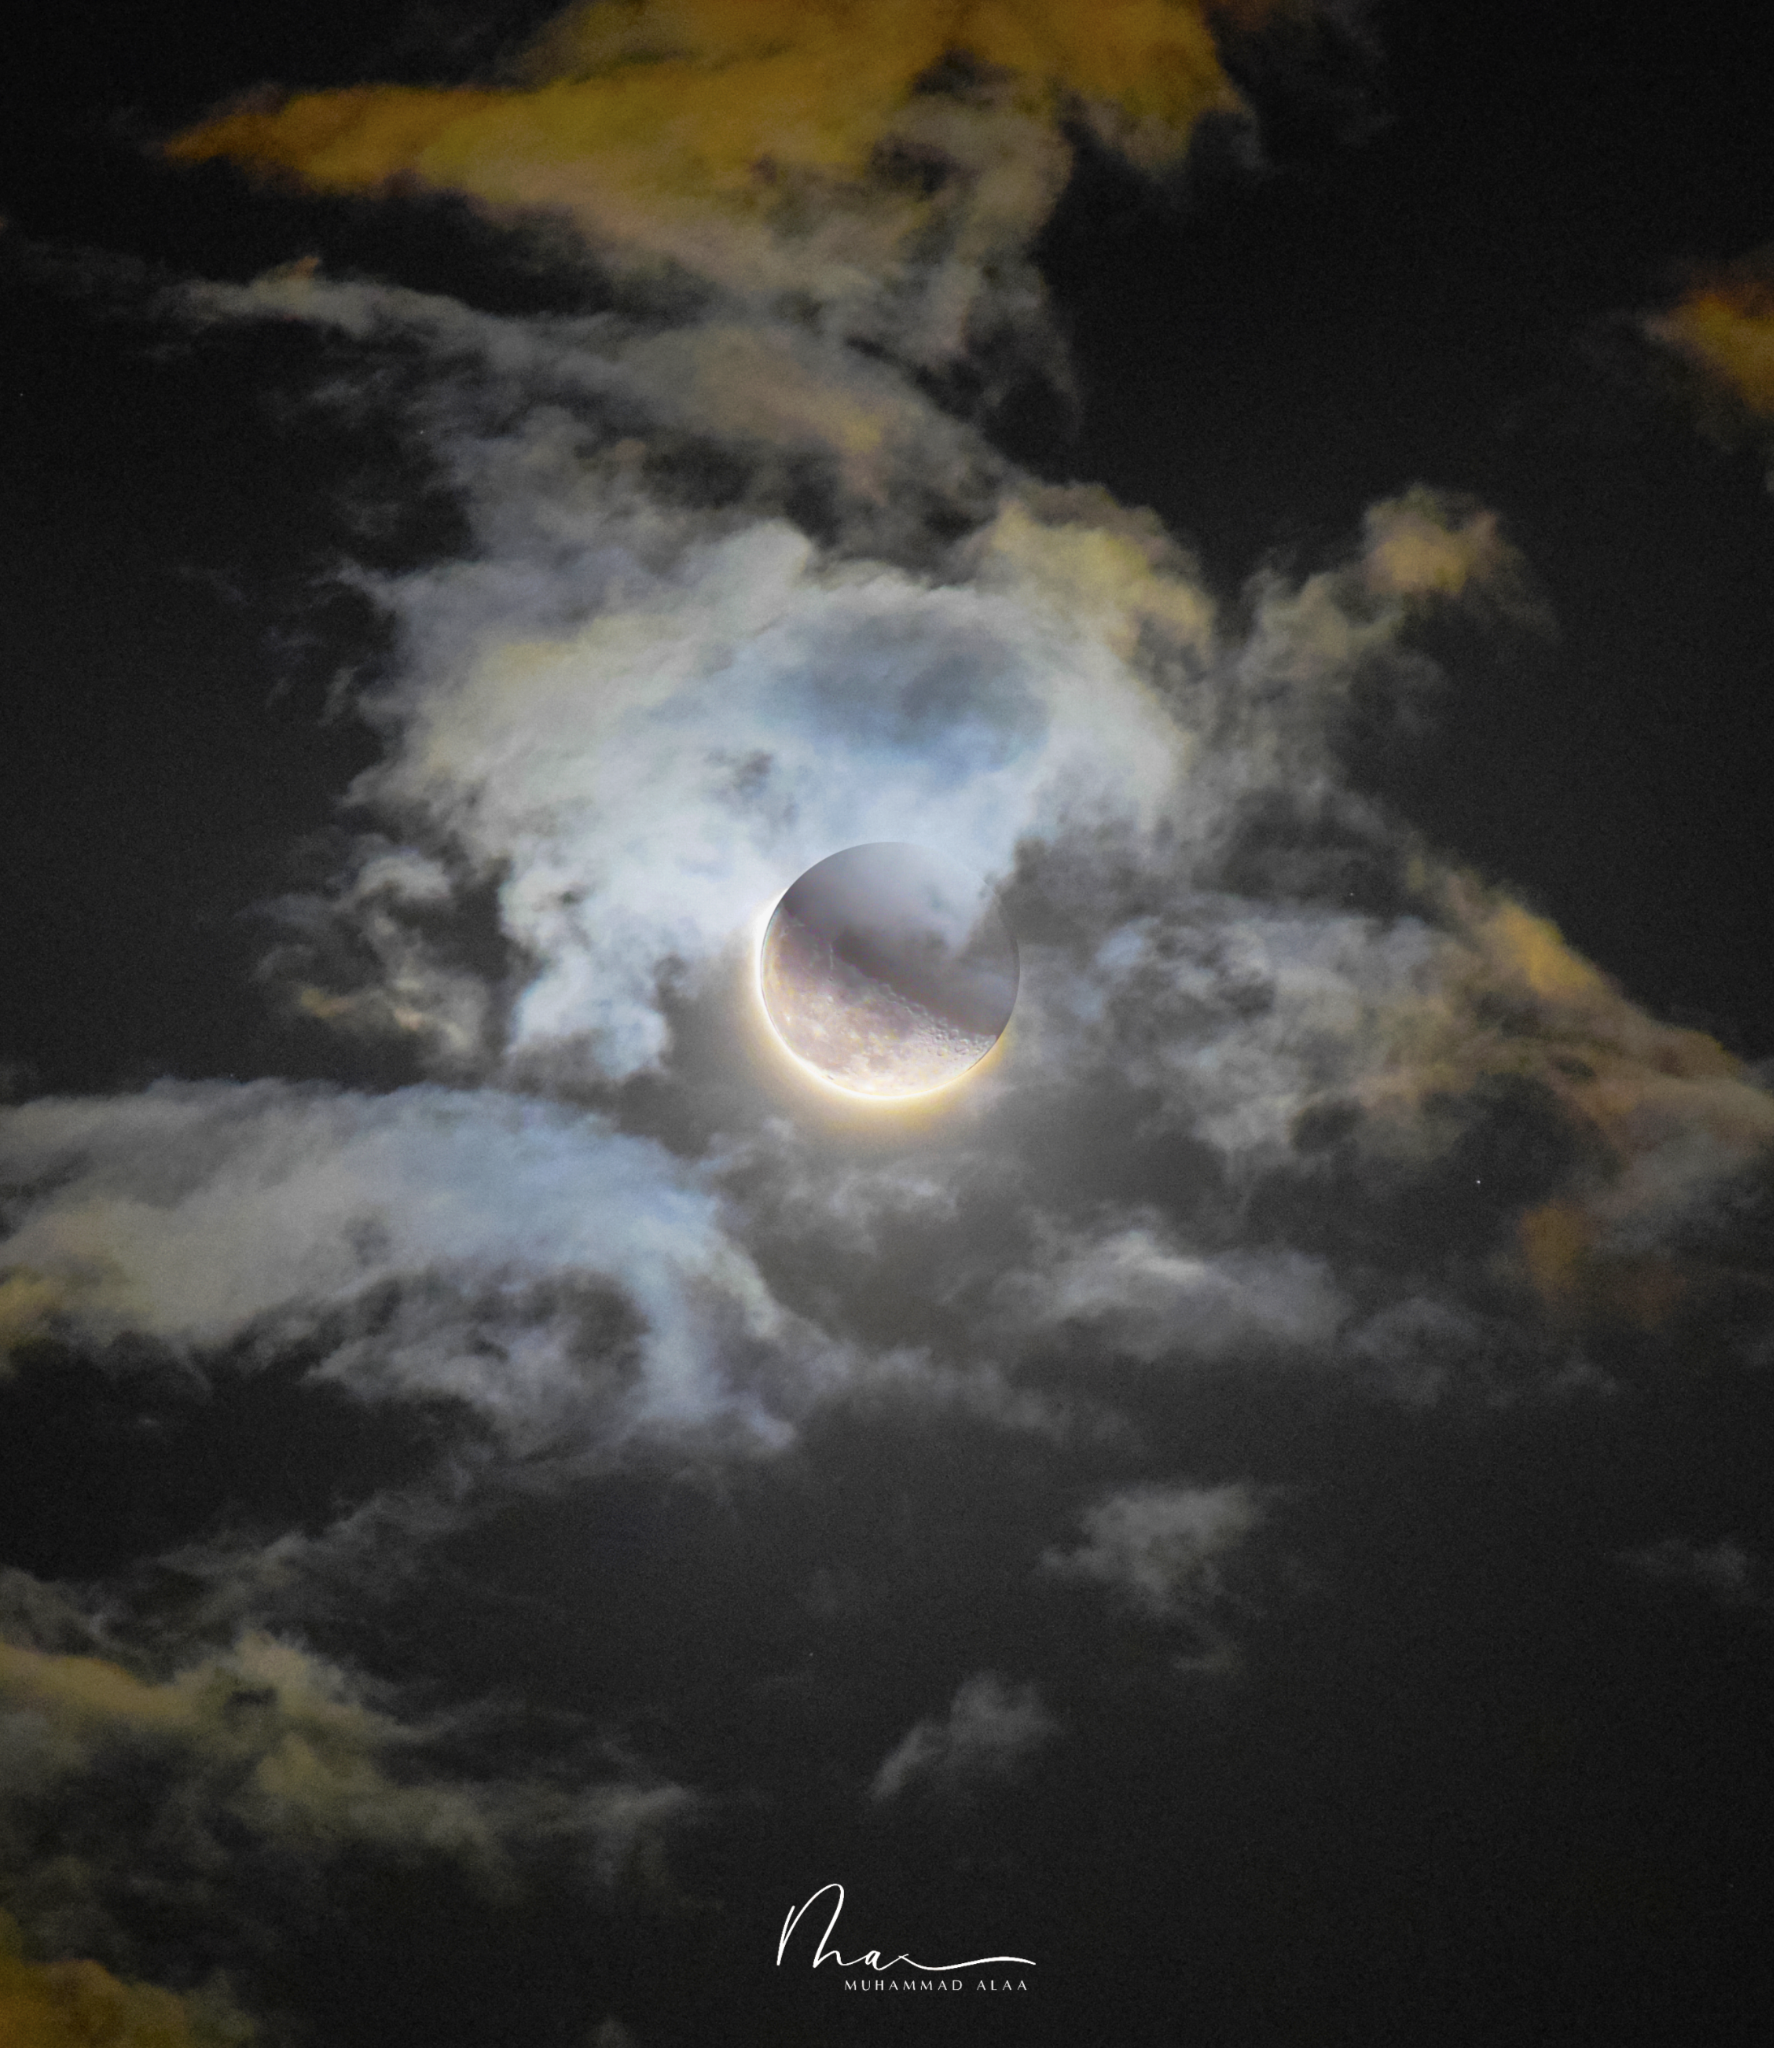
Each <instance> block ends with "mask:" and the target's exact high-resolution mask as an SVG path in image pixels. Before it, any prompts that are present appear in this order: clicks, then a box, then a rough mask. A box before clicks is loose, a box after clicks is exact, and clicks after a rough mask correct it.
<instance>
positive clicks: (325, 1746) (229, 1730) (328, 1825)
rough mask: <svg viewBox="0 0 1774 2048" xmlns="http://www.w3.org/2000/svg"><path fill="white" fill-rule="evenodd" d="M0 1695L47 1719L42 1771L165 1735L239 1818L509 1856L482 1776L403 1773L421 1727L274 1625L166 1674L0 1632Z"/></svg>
mask: <svg viewBox="0 0 1774 2048" xmlns="http://www.w3.org/2000/svg"><path fill="white" fill-rule="evenodd" d="M0 1708H5V1709H10V1710H11V1711H13V1712H14V1713H21V1712H22V1713H24V1714H27V1715H29V1716H30V1717H31V1718H32V1720H33V1722H34V1723H35V1725H36V1727H37V1730H38V1740H37V1744H36V1746H35V1751H34V1754H35V1761H36V1768H37V1771H38V1773H39V1774H40V1775H43V1776H46V1777H50V1778H53V1777H58V1776H62V1775H65V1774H67V1773H69V1772H77V1771H79V1770H81V1769H83V1768H84V1767H85V1766H86V1764H87V1763H88V1762H89V1761H90V1760H91V1759H92V1758H93V1757H94V1756H96V1755H97V1754H98V1753H99V1752H100V1751H101V1750H103V1749H105V1748H107V1747H108V1746H110V1745H112V1744H114V1743H117V1742H119V1741H128V1740H131V1739H143V1738H145V1739H148V1740H151V1741H156V1742H158V1743H160V1744H162V1745H164V1747H165V1748H166V1749H167V1750H168V1752H169V1753H170V1754H171V1755H172V1756H173V1757H174V1758H175V1759H177V1762H178V1765H179V1768H180V1769H181V1770H182V1772H183V1773H184V1774H186V1775H190V1774H192V1773H195V1774H196V1776H197V1777H198V1778H199V1779H203V1780H210V1781H213V1783H214V1786H215V1789H216V1793H217V1797H218V1798H219V1799H221V1800H222V1801H224V1803H225V1804H226V1805H227V1807H228V1808H229V1810H230V1811H232V1812H233V1813H234V1814H235V1815H236V1816H237V1818H238V1819H240V1820H242V1821H244V1822H246V1823H247V1824H248V1825H250V1826H252V1827H254V1828H256V1829H258V1830H260V1831H262V1832H265V1833H268V1834H274V1835H277V1836H279V1837H281V1838H284V1839H296V1840H301V1841H305V1842H308V1843H311V1844H313V1845H315V1846H317V1847H324V1846H327V1845H329V1844H337V1843H342V1842H344V1841H346V1840H358V1841H369V1842H382V1843H384V1844H387V1845H389V1846H396V1845H404V1846H407V1847H416V1846H423V1847H428V1848H436V1849H441V1850H444V1851H446V1852H449V1853H453V1854H457V1855H465V1856H467V1857H468V1858H469V1859H470V1860H472V1861H477V1862H480V1863H483V1864H486V1865H488V1866H492V1865H496V1863H497V1862H498V1849H497V1845H496V1841H495V1836H496V1834H497V1824H496V1822H495V1821H494V1820H493V1819H492V1818H490V1817H489V1814H488V1812H487V1810H486V1807H485V1804H484V1802H482V1801H481V1800H479V1799H477V1798H476V1796H475V1792H474V1789H473V1788H472V1787H468V1788H458V1787H454V1786H444V1785H432V1784H424V1783H401V1782H399V1781H397V1780H396V1779H395V1778H393V1777H391V1776H390V1775H389V1773H388V1772H387V1770H386V1769H385V1768H384V1764H385V1762H386V1760H387V1759H388V1758H389V1757H390V1756H391V1754H392V1753H393V1752H395V1751H396V1750H398V1749H399V1748H400V1747H402V1746H403V1745H405V1746H410V1745H411V1743H412V1742H413V1740H414V1734H413V1731H412V1730H410V1729H406V1728H403V1727H402V1725H401V1724H400V1723H398V1722H396V1721H393V1720H391V1719H389V1718H388V1717H387V1716H385V1715H382V1714H379V1713H376V1712H374V1711H373V1710H372V1709H370V1708H369V1707H367V1706H365V1705H364V1704H363V1703H362V1702H361V1701H360V1700H359V1699H357V1698H356V1697H354V1696H353V1694H352V1693H351V1692H350V1691H349V1689H348V1688H347V1686H346V1685H345V1683H344V1681H343V1680H342V1678H341V1677H340V1675H339V1674H338V1673H336V1672H334V1671H332V1670H330V1669H329V1668H327V1667H326V1666H324V1665H322V1664H320V1663H319V1662H317V1661H316V1660H315V1659H314V1658H312V1657H310V1656H308V1655H307V1654H306V1653H305V1652H303V1651H301V1650H298V1649H296V1648H295V1647H294V1646H292V1645H291V1644H288V1643H283V1642H279V1641H277V1640H276V1639H274V1638H272V1637H270V1636H264V1635H248V1636H246V1637H244V1638H243V1639H242V1640H241V1641H240V1643H239V1644H237V1645H236V1647H235V1648H234V1650H233V1651H232V1652H230V1653H229V1654H228V1655H226V1656H224V1657H218V1658H209V1659H205V1660H203V1661H201V1662H199V1663H196V1664H193V1665H192V1666H190V1667H189V1668H188V1669H186V1670H184V1671H181V1672H179V1673H178V1674H177V1675H175V1676H174V1677H173V1678H171V1679H169V1680H166V1681H164V1682H158V1683H157V1682H154V1681H152V1680H149V1679H144V1678H141V1677H138V1676H137V1675H136V1674H135V1673H133V1672H131V1671H128V1670H126V1669H125V1668H124V1667H123V1666H122V1665H120V1664H115V1663H111V1662H109V1661H107V1660H106V1659H104V1658H101V1657H80V1656H51V1655H47V1654H45V1653H44V1652H42V1651H38V1650H33V1649H29V1648H25V1647H22V1646H20V1645H18V1644H15V1643H10V1642H7V1641H5V1640H4V1639H0Z"/></svg>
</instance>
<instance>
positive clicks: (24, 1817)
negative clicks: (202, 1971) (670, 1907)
mask: <svg viewBox="0 0 1774 2048" xmlns="http://www.w3.org/2000/svg"><path fill="white" fill-rule="evenodd" d="M466 1734H467V1727H466V1724H465V1723H464V1721H463V1720H462V1717H461V1716H459V1715H458V1716H454V1717H452V1716H450V1715H448V1714H441V1715H438V1716H436V1717H434V1718H433V1719H432V1720H431V1721H429V1722H411V1721H403V1720H402V1719H400V1718H399V1717H398V1716H397V1715H396V1714H395V1713H393V1712H391V1711H390V1710H389V1708H388V1707H387V1705H386V1704H376V1703H374V1702H373V1700H372V1697H371V1693H370V1690H369V1689H368V1688H366V1686H365V1684H364V1682H363V1681H361V1680H359V1679H356V1678H354V1677H353V1676H352V1675H351V1674H349V1673H347V1672H346V1671H345V1670H344V1669H343V1668H341V1667H340V1666H338V1665H335V1664H332V1663H330V1662H328V1661H327V1660H326V1659H324V1658H322V1657H320V1656H319V1655H317V1654H316V1653H314V1652H313V1651H311V1650H308V1649H306V1648H304V1647H302V1646H301V1645H300V1644H298V1643H296V1642H293V1641H290V1640H287V1639H283V1638H279V1637H276V1636H273V1635H270V1634H267V1633H265V1632H263V1631H258V1630H248V1631H246V1632H243V1633H242V1634H241V1635H239V1636H238V1637H237V1638H236V1639H235V1640H234V1641H233V1642H232V1643H231V1644H230V1645H228V1646H227V1647H226V1648H224V1649H220V1650H215V1651H207V1652H202V1653H199V1654H197V1655H195V1656H191V1657H188V1658H185V1659H182V1660H179V1661H177V1662H176V1663H175V1664H174V1666H173V1668H171V1669H170V1670H169V1671H168V1672H167V1674H166V1675H165V1676H158V1675H156V1674H155V1673H154V1672H153V1671H152V1670H151V1669H149V1668H146V1667H145V1666H143V1665H142V1664H141V1662H140V1661H139V1660H132V1661H131V1662H128V1663H126V1662H123V1661H119V1659H118V1657H117V1656H116V1655H111V1656H100V1655H93V1654H90V1653H87V1654H81V1653H73V1652H68V1651H55V1650H43V1649H39V1648H37V1647H35V1646H33V1645H32V1644H31V1643H30V1642H28V1641H20V1640H16V1639H9V1638H0V1758H3V1759H4V1770H3V1772H0V1784H3V1789H0V1864H3V1865H4V1867H5V1868H6V1870H7V1871H8V1872H9V1873H13V1874H12V1875H10V1877H9V1879H8V1890H9V1893H10V1896H11V1899H12V1902H13V1903H14V1905H15V1906H16V1907H17V1908H18V1910H19V1911H20V1913H21V1915H23V1916H25V1917H26V1918H27V1919H28V1920H29V1922H30V1924H31V1925H32V1926H33V1928H34V1929H36V1930H37V1931H38V1933H39V1935H40V1936H41V1937H42V1938H44V1939H46V1940H50V1941H52V1942H56V1943H58V1944H65V1945H71V1946H86V1945H91V1944H93V1943H94V1942H102V1943H105V1944H108V1945H109V1946H111V1947H112V1948H113V1949H121V1950H122V1951H123V1952H124V1953H125V1954H127V1953H128V1952H129V1936H128V1933H127V1931H126V1929H127V1926H128V1924H129V1921H130V1919H131V1918H132V1907H131V1897H132V1894H135V1895H142V1894H145V1893H148V1892H152V1893H153V1894H155V1896H156V1897H157V1898H158V1899H159V1901H160V1910H161V1912H162V1913H163V1914H164V1915H167V1916H170V1917H171V1918H172V1919H173V1920H175V1921H183V1922H187V1923H189V1924H190V1925H192V1926H195V1925H197V1924H199V1923H200V1922H202V1921H203V1920H205V1919H214V1920H216V1921H218V1922H220V1923H221V1924H224V1925H230V1924H235V1923H237V1922H239V1921H240V1920H241V1919H242V1917H243V1916H244V1917H245V1918H246V1919H248V1920H250V1919H251V1918H252V1917H253V1916H254V1914H256V1913H264V1914H266V1915H267V1916H268V1917H270V1918H276V1917H277V1911H278V1907H277V1903H276V1898H277V1895H278V1894H279V1891H280V1888H281V1891H282V1892H284V1893H287V1892H288V1890H289V1886H290V1883H291V1881H292V1880H291V1875H290V1873H291V1872H292V1871H299V1870H312V1868H313V1867H315V1866H317V1865H324V1864H326V1863H328V1862H329V1861H331V1860H334V1859H337V1858H340V1857H342V1856H344V1855H346V1854H347V1853H355V1854H363V1853H368V1854H371V1855H374V1856H377V1857H380V1858H382V1859H385V1860H392V1861H393V1862H395V1863H405V1864H410V1863H413V1862H415V1861H434V1862H437V1863H440V1864H447V1865H451V1866H454V1867H457V1868H459V1869H460V1870H462V1871H463V1872H465V1873H466V1874H468V1875H469V1876H470V1877H471V1878H472V1879H473V1880H474V1881H475V1882H476V1883H478V1884H480V1885H482V1886H484V1887H486V1888H488V1889H490V1890H491V1891H493V1892H495V1893H497V1892H503V1891H507V1890H509V1889H510V1888H511V1887H512V1886H514V1885H515V1884H517V1883H519V1882H520V1881H521V1880H522V1878H523V1876H524V1874H525V1873H526V1872H527V1871H529V1870H530V1869H532V1868H533V1867H534V1866H535V1864H536V1863H537V1861H538V1859H541V1858H545V1857H547V1856H548V1855H549V1854H550V1853H551V1852H554V1851H557V1850H564V1851H565V1852H566V1854H567V1858H568V1862H569V1864H571V1863H572V1862H574V1861H576V1862H577V1863H578V1865H579V1866H580V1867H581V1869H582V1870H583V1871H584V1872H585V1873H586V1874H587V1875H588V1876H590V1877H593V1878H595V1879H597V1880H599V1881H601V1882H603V1883H605V1884H613V1883H615V1882H616V1881H618V1880H619V1879H620V1878H621V1877H622V1876H623V1874H624V1873H625V1872H626V1870H627V1869H628V1867H629V1865H630V1864H631V1862H632V1861H633V1859H634V1858H635V1856H636V1855H637V1854H638V1853H640V1852H641V1851H642V1850H643V1849H645V1848H646V1847H647V1845H649V1844H652V1843H655V1842H657V1841H658V1840H659V1839H660V1838H661V1837H662V1836H663V1835H664V1834H665V1833H666V1832H667V1831H669V1830H670V1829H671V1828H672V1827H674V1826H676V1825H677V1824H678V1823H680V1822H681V1821H682V1820H683V1819H684V1818H685V1817H686V1815H687V1814H688V1813H689V1812H690V1811H691V1810H692V1808H693V1807H694V1804H695V1801H694V1798H693V1795H692V1794H691V1793H690V1792H689V1791H687V1790H686V1789H685V1788H684V1787H683V1786H681V1785H675V1784H672V1783H669V1782H666V1781H663V1780H661V1779H659V1778H658V1777H656V1776H652V1777H649V1776H648V1775H646V1774H644V1773H642V1772H640V1771H639V1770H638V1769H637V1768H636V1767H635V1766H634V1765H633V1764H632V1762H630V1763H628V1764H627V1765H626V1766H625V1767H624V1768H622V1769H618V1770H611V1769H610V1768H609V1760H608V1759H606V1767H605V1770H604V1772H603V1773H602V1774H601V1775H598V1774H593V1773H591V1772H589V1771H588V1772H586V1773H585V1774H583V1775H582V1776H581V1777H580V1779H579V1782H577V1783H576V1784H563V1783H562V1782H560V1780H559V1779H558V1777H555V1776H552V1775H551V1776H548V1777H537V1778H534V1779H531V1778H526V1777H524V1776H522V1775H518V1774H512V1773H511V1772H510V1771H509V1769H508V1770H507V1771H506V1772H505V1773H500V1772H498V1771H497V1770H494V1771H485V1772H477V1771H475V1770H473V1769H471V1768H469V1769H465V1768H464V1745H465V1738H466ZM279 1873H281V1875H280V1874H279ZM297 1890H298V1891H299V1890H300V1885H299V1884H298V1886H297ZM289 1903H290V1901H289V1899H288V1898H287V1897H286V1898H284V1899H283V1904H284V1906H286V1907H287V1906H288V1904H289Z"/></svg>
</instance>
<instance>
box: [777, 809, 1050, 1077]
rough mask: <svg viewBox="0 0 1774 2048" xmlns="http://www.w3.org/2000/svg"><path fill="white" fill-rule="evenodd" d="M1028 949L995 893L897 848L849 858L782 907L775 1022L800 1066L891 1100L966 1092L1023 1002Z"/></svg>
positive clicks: (851, 853) (939, 860)
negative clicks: (1020, 958)
mask: <svg viewBox="0 0 1774 2048" xmlns="http://www.w3.org/2000/svg"><path fill="white" fill-rule="evenodd" d="M1016 984H1017V954H1016V941H1015V939H1013V938H1012V937H1011V934H1010V927H1009V926H1008V925H1007V924H1006V923H1005V922H1004V914H1003V912H1002V911H1001V910H1000V909H999V907H998V901H997V898H996V896H995V895H994V893H993V891H992V890H991V888H990V887H989V886H988V885H987V884H986V883H985V882H983V881H982V880H980V879H979V877H978V876H976V875H972V874H970V873H969V872H968V870H967V869H966V868H964V867H962V866H961V865H960V864H959V863H958V862H955V861H952V860H950V859H949V858H948V857H947V856H946V855H944V854H940V853H934V852H932V851H931V850H930V849H929V848H928V847H923V846H910V845H905V844H902V843H901V842H899V841H897V840H882V841H876V842H874V843H873V844H870V845H867V846H851V847H846V848H845V850H844V851H843V852H842V853H834V854H832V855H831V856H830V857H829V858H828V859H826V860H822V861H820V862H819V864H818V865H817V866H816V867H811V868H809V869H808V870H807V872H806V873H805V874H804V875H803V876H802V877H801V879H800V880H799V881H798V882H796V883H795V885H794V887H793V888H791V889H790V890H789V891H788V893H787V894H786V895H785V896H784V897H783V898H782V900H781V902H780V903H778V904H777V906H776V909H775V911H774V913H773V914H772V916H771V918H770V922H769V925H768V927H767V928H766V930H765V932H764V940H763V945H762V947H761V948H760V951H759V957H758V988H759V992H760V993H761V995H762V997H763V1002H764V1011H765V1014H766V1015H767V1016H768V1017H769V1019H770V1022H771V1023H772V1024H773V1025H774V1026H775V1028H776V1031H777V1034H778V1036H779V1037H780V1038H781V1039H782V1041H783V1043H784V1044H785V1045H786V1046H787V1047H788V1049H789V1050H790V1052H792V1053H793V1054H794V1055H795V1056H796V1058H798V1059H800V1060H802V1061H803V1062H805V1064H806V1065H808V1066H809V1067H811V1068H812V1069H813V1070H814V1071H815V1073H817V1074H819V1075H820V1076H821V1078H823V1079H824V1080H826V1081H829V1082H831V1083H832V1085H833V1086H834V1087H837V1088H842V1089H845V1090H847V1091H848V1092H849V1093H851V1094H853V1095H868V1096H874V1097H876V1098H879V1099H891V1098H893V1097H896V1096H906V1095H923V1094H927V1093H928V1092H929V1091H930V1090H932V1089H934V1088H942V1087H946V1086H947V1085H948V1084H949V1083H950V1082H951V1081H956V1080H959V1079H960V1077H961V1076H962V1075H963V1074H965V1073H966V1072H967V1071H968V1069H969V1068H971V1067H974V1066H977V1065H978V1064H979V1062H980V1061H981V1060H982V1059H984V1058H985V1056H986V1054H987V1053H988V1052H990V1051H991V1049H992V1047H993V1046H994V1045H996V1044H997V1042H998V1039H999V1037H1000V1036H1001V1035H1002V1033H1003V1030H1004V1027H1005V1025H1006V1024H1008V1023H1009V1021H1010V1012H1011V1009H1012V1008H1013V1006H1014V1005H1015V1002H1016Z"/></svg>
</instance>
